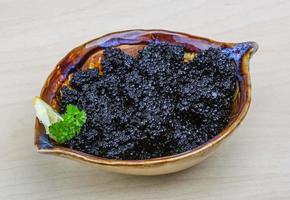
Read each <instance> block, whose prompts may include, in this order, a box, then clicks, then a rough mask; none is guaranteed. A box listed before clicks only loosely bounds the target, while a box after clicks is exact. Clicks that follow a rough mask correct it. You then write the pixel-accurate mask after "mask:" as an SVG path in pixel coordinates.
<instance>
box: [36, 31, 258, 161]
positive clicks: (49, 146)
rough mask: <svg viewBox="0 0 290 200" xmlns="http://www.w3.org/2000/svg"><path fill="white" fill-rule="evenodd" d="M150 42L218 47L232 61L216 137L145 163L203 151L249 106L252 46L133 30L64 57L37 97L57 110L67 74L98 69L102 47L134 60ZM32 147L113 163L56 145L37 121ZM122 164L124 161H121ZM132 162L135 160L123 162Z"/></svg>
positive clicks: (193, 48)
mask: <svg viewBox="0 0 290 200" xmlns="http://www.w3.org/2000/svg"><path fill="white" fill-rule="evenodd" d="M152 40H158V41H166V42H169V43H172V44H178V45H183V46H185V48H186V49H187V50H188V51H190V52H200V51H201V50H204V49H208V48H210V47H213V48H221V49H222V50H223V52H224V53H225V54H226V55H227V56H228V57H230V58H231V59H232V60H233V62H235V64H236V67H237V77H238V84H237V89H236V94H235V98H234V102H233V105H232V112H231V117H230V121H229V124H228V126H227V127H226V128H225V129H224V131H222V132H221V133H220V134H218V135H217V136H216V137H214V138H213V139H211V140H210V141H208V142H207V143H205V144H203V145H201V146H199V147H197V148H196V149H193V150H191V151H189V152H184V153H181V154H177V155H173V156H166V157H160V158H155V159H149V160H162V159H165V158H176V157H178V156H181V155H185V154H192V153H194V152H195V151H197V150H198V149H200V148H206V146H209V145H210V144H212V143H214V142H217V141H218V140H220V139H221V138H223V137H225V136H227V135H228V134H230V133H231V132H232V130H233V129H234V128H235V127H236V126H237V125H238V124H239V123H240V121H241V120H242V119H243V117H244V116H245V114H246V112H247V110H248V106H249V103H250V89H251V87H250V78H249V71H248V60H249V58H250V55H251V54H252V53H253V52H254V51H256V49H257V46H256V44H255V43H252V42H246V43H224V42H217V41H213V40H210V39H206V38H201V37H196V36H191V35H188V34H184V33H176V32H170V31H163V30H133V31H124V32H117V33H112V34H108V35H105V36H102V37H100V38H97V39H94V40H91V41H89V42H87V43H85V44H83V45H81V46H79V47H77V48H75V49H73V50H72V51H71V52H70V53H69V54H67V55H66V56H65V57H64V58H63V59H62V60H61V61H60V62H59V63H58V64H57V66H56V67H55V69H54V70H53V72H52V73H51V74H50V75H49V77H48V79H47V80H46V82H45V85H44V86H43V89H42V91H41V95H40V96H41V98H42V99H43V100H44V101H46V102H47V103H48V104H51V105H52V106H53V107H54V108H55V109H58V103H57V97H56V94H57V91H58V90H59V88H60V87H61V86H62V85H63V84H67V82H68V79H69V75H70V74H72V73H73V72H75V71H76V70H80V69H81V70H85V69H88V68H91V67H96V68H98V67H100V63H101V60H102V58H103V52H104V51H103V49H104V48H105V47H111V46H113V47H118V48H120V49H122V50H123V51H125V52H126V53H128V54H130V55H132V56H134V57H136V56H137V54H138V51H139V50H140V49H143V48H144V47H145V46H146V44H147V43H148V42H150V41H152ZM35 146H36V147H37V149H38V150H39V151H40V152H61V153H62V154H69V155H74V156H76V157H77V158H81V157H90V158H91V159H93V160H95V161H96V162H100V161H102V160H109V161H110V162H114V161H116V160H112V159H105V158H100V157H97V156H92V155H87V154H85V153H82V152H78V151H75V150H72V149H69V148H66V147H63V146H60V145H58V144H56V143H55V142H54V141H53V140H51V139H50V138H49V137H48V136H47V135H46V134H45V129H44V127H43V126H42V124H41V123H39V121H38V120H36V128H35ZM122 162H126V161H122ZM127 162H129V163H132V162H133V163H134V162H138V161H127Z"/></svg>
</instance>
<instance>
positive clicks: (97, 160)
mask: <svg viewBox="0 0 290 200" xmlns="http://www.w3.org/2000/svg"><path fill="white" fill-rule="evenodd" d="M139 32H140V33H152V34H155V33H156V34H159V33H163V34H169V35H179V36H184V37H187V38H188V37H189V38H191V39H198V40H202V41H207V42H209V43H215V44H219V45H226V46H228V47H232V46H234V45H237V44H240V43H232V42H228V43H227V42H219V41H215V40H212V39H209V38H205V37H200V36H195V35H191V34H187V33H182V32H175V31H169V30H163V29H131V30H124V31H118V32H112V33H108V34H104V35H102V36H100V37H97V38H95V39H92V40H90V41H87V42H85V43H83V44H82V45H79V46H78V47H76V48H74V49H73V50H71V51H70V52H69V53H68V54H67V55H66V56H65V57H64V58H63V59H61V61H60V62H59V63H58V64H57V65H56V66H55V68H54V70H53V71H52V72H51V73H50V75H49V76H48V78H47V79H46V81H45V84H44V86H43V87H42V91H41V95H40V96H42V95H43V91H44V89H45V88H46V87H47V86H48V84H49V81H50V79H51V77H52V76H53V75H54V73H55V72H56V69H57V67H58V66H59V64H60V63H61V62H62V61H63V60H64V59H65V58H67V57H68V56H69V55H70V54H71V53H72V52H73V51H74V50H76V49H77V48H79V47H82V46H83V47H84V46H85V45H87V44H89V43H92V42H94V41H98V40H100V39H104V38H106V37H111V36H114V35H119V34H127V33H132V34H134V33H139ZM247 43H251V44H252V47H251V48H249V49H248V50H247V51H246V52H245V53H244V54H243V56H242V58H241V62H240V69H243V73H244V74H243V79H244V80H243V81H245V83H246V87H245V91H244V93H245V94H244V95H245V98H246V99H245V103H244V104H243V106H242V107H241V109H240V111H239V112H238V113H237V116H236V119H235V120H234V121H232V123H231V124H228V125H227V127H226V128H225V129H224V130H222V131H221V132H220V133H219V134H217V135H216V136H215V137H213V138H212V139H210V140H208V141H207V142H206V143H204V144H202V145H200V146H198V147H196V148H194V149H192V150H189V151H186V152H182V153H179V154H174V155H170V156H163V157H158V158H152V159H145V160H117V159H108V158H103V157H98V156H94V155H90V154H86V153H83V152H80V151H76V150H73V149H70V148H67V147H63V146H53V147H52V148H41V147H40V145H39V142H38V139H39V137H40V134H41V133H40V132H41V131H45V130H44V127H43V125H42V124H41V123H40V122H39V120H38V119H37V118H36V121H35V138H34V146H35V147H36V149H37V151H38V152H40V153H52V154H57V155H60V156H64V157H69V158H72V159H77V160H79V161H85V162H88V163H93V164H99V165H107V166H144V165H153V164H154V165H155V164H165V163H168V162H175V161H178V160H181V159H185V158H188V157H191V156H194V155H199V154H203V152H205V151H206V150H207V149H209V148H211V147H213V146H217V145H218V144H219V143H220V142H221V141H222V140H223V139H225V138H226V137H228V136H229V135H231V133H232V132H233V131H234V130H235V129H236V128H237V127H238V126H239V124H240V123H241V122H242V121H243V119H244V118H245V116H246V114H247V112H248V109H249V106H250V103H251V80H250V73H249V59H250V57H251V55H252V54H253V53H255V52H256V51H257V48H258V46H257V44H256V43H255V42H247Z"/></svg>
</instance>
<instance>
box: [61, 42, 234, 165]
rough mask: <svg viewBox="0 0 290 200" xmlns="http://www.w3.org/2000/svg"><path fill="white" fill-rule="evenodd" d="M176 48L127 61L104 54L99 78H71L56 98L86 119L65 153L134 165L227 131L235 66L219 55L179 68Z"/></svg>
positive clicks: (157, 48)
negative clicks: (81, 111) (83, 112)
mask: <svg viewBox="0 0 290 200" xmlns="http://www.w3.org/2000/svg"><path fill="white" fill-rule="evenodd" d="M184 54H185V49H184V47H182V46H177V45H171V44H168V43H164V42H157V41H154V42H150V43H149V44H148V45H147V46H146V47H145V48H144V49H143V50H141V51H140V52H139V55H138V56H137V58H133V57H131V56H129V55H127V54H125V53H124V52H122V51H121V50H120V49H118V48H107V49H105V52H104V59H103V61H102V67H103V70H104V73H103V75H100V74H99V72H98V70H97V69H89V70H86V71H77V72H75V73H74V75H73V77H72V79H71V81H70V85H69V87H67V86H63V87H62V88H61V90H60V101H59V104H60V107H61V112H64V111H65V108H66V106H67V105H68V104H75V105H76V106H77V107H78V108H79V109H81V110H84V111H85V112H86V114H87V120H86V123H85V124H84V126H83V127H82V129H81V132H80V134H78V135H77V136H76V137H74V138H73V139H71V140H69V141H68V142H66V143H65V146H67V147H70V148H72V149H75V150H79V151H82V152H85V153H88V154H93V155H96V156H100V157H105V158H111V159H126V160H140V159H150V158H157V157H161V156H168V155H173V154H178V153H182V152H185V151H188V150H191V149H193V148H195V147H197V146H199V145H202V144H204V143H205V142H207V141H208V140H210V139H211V138H213V137H214V136H216V135H217V134H218V133H219V132H220V131H222V130H223V129H224V128H225V126H226V125H227V123H228V120H229V115H230V108H231V103H232V100H233V96H234V91H235V88H236V80H237V77H236V69H235V64H234V63H233V62H232V61H231V60H229V59H228V58H227V57H226V56H225V55H224V54H223V53H222V51H221V50H220V49H213V48H210V49H208V50H205V51H202V52H200V53H199V54H197V55H196V57H195V58H194V59H193V60H192V61H189V62H184Z"/></svg>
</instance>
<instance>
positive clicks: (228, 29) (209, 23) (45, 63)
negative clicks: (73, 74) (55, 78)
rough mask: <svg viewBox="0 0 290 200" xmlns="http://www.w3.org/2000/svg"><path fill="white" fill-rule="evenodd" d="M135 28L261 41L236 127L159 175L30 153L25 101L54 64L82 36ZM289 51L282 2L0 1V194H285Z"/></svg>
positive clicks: (287, 6) (288, 21)
mask: <svg viewBox="0 0 290 200" xmlns="http://www.w3.org/2000/svg"><path fill="white" fill-rule="evenodd" d="M134 28H158V29H160V28H161V29H169V30H174V31H181V32H187V33H190V34H194V35H200V36H205V37H210V38H213V39H216V40H220V41H232V42H240V41H248V40H253V41H256V42H258V43H259V45H260V49H259V51H258V53H257V54H256V55H255V56H254V57H253V58H252V60H251V75H252V84H253V101H252V105H251V108H250V111H249V113H248V115H247V117H246V120H245V121H244V122H243V124H242V125H241V126H240V128H239V129H238V130H237V131H236V132H235V133H234V134H233V136H232V137H231V138H230V139H229V140H228V142H226V143H225V144H224V145H223V146H222V147H221V148H220V149H219V150H218V152H217V153H216V154H215V155H213V156H212V157H211V158H209V159H208V160H206V161H205V162H203V163H201V164H199V165H197V166H196V167H193V168H191V169H188V170H186V171H183V172H180V173H176V174H172V175H165V176H156V177H136V176H125V175H118V174H113V173H108V172H103V171H100V170H97V169H95V168H94V167H91V166H87V165H84V164H81V163H77V162H74V161H70V160H67V159H64V158H58V157H53V156H48V155H40V154H38V153H36V151H35V149H34V147H33V129H34V111H33V108H32V104H31V101H32V98H33V97H34V96H35V95H38V94H39V92H40V89H41V87H42V84H43V83H44V81H45V79H46V77H47V76H48V74H49V73H50V71H52V69H53V68H54V66H55V64H56V63H57V62H58V61H59V60H60V59H61V58H62V57H63V56H64V55H65V54H66V53H67V52H68V51H69V50H70V49H72V48H73V47H75V46H77V45H79V44H81V43H83V42H85V41H87V40H90V39H93V38H95V37H97V36H100V35H102V34H105V33H108V32H112V31H119V30H124V29H134ZM289 58H290V1H287V0H283V1H281V0H276V1H274V0H263V1H262V0H257V1H252V0H243V1H241V0H239V1H233V0H220V1H206V0H184V1H173V0H172V1H170V0H158V1H157V0H152V1H137V0H134V1H133V0H132V1H121V0H106V1H105V0H103V1H92V0H86V1H85V0H82V1H80V0H63V1H60V0H49V1H44V0H21V1H20V0H0V130H1V132H0V148H1V149H0V153H1V154H0V199H1V200H2V199H3V200H14V199H16V200H18V199H19V200H20V199H21V200H26V199H29V200H34V199H43V200H44V199H47V200H48V199H49V200H51V199H70V200H74V199H80V200H83V199H102V200H105V199H106V200H107V199H108V200H110V199H112V200H122V199H125V200H135V199H148V200H171V199H172V200H173V199H174V200H183V199H184V200H188V199H201V200H207V199H210V200H212V199H228V200H233V199H238V200H244V199H257V200H272V199H273V200H277V199H279V200H281V199H285V200H286V199H290V65H289Z"/></svg>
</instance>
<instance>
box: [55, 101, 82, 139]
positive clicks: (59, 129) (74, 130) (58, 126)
mask: <svg viewBox="0 0 290 200" xmlns="http://www.w3.org/2000/svg"><path fill="white" fill-rule="evenodd" d="M86 119H87V116H86V113H85V112H84V111H81V110H79V109H78V107H76V106H75V105H72V104H69V105H68V106H67V107H66V112H65V114H64V115H63V120H62V121H58V122H56V123H54V124H52V125H50V126H49V133H50V134H51V136H52V137H53V138H54V139H55V140H56V141H57V142H58V143H60V144H63V143H64V142H66V141H68V140H70V139H72V138H74V137H75V136H76V135H77V134H79V133H80V131H81V128H82V126H83V124H84V123H85V122H86Z"/></svg>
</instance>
